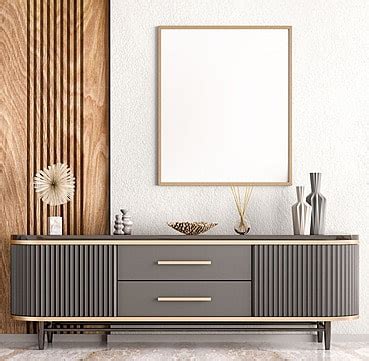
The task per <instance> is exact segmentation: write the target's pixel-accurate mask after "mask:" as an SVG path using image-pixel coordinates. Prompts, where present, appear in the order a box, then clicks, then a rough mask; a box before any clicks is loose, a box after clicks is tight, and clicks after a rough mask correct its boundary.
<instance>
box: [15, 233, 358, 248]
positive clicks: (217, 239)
mask: <svg viewBox="0 0 369 361" xmlns="http://www.w3.org/2000/svg"><path fill="white" fill-rule="evenodd" d="M358 239H359V237H358V236H356V235H316V236H293V235H266V236H261V235H251V236H236V235H200V236H185V235H131V236H113V235H83V236H73V235H69V236H46V235H44V236H41V235H39V236H37V235H15V236H13V237H12V241H11V243H12V244H13V245H63V244H69V245H109V244H114V245H125V246H128V245H194V246H196V245H288V244H290V245H303V244H305V245H306V244H307V245H309V244H310V245H312V244H315V245H334V244H338V245H345V244H358V242H359V241H358Z"/></svg>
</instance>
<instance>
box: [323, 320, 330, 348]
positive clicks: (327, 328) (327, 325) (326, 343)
mask: <svg viewBox="0 0 369 361" xmlns="http://www.w3.org/2000/svg"><path fill="white" fill-rule="evenodd" d="M324 346H325V349H326V350H330V349H331V322H324Z"/></svg>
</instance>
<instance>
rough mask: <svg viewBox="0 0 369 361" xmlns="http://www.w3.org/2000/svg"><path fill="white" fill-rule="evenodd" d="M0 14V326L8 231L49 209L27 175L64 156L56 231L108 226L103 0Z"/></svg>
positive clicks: (57, 1) (38, 2)
mask: <svg viewBox="0 0 369 361" xmlns="http://www.w3.org/2000/svg"><path fill="white" fill-rule="evenodd" d="M0 12H1V13H0V16H1V22H0V27H1V40H0V41H1V44H0V45H1V57H2V59H1V64H2V66H3V69H2V71H1V84H2V86H1V108H0V112H1V114H0V119H1V127H0V134H1V143H0V147H1V151H0V165H1V172H0V174H1V189H2V191H1V193H2V198H3V199H2V201H1V202H0V204H1V206H2V209H1V214H2V226H1V227H0V239H1V244H0V251H1V253H0V294H1V296H0V298H1V299H0V333H12V332H25V331H26V328H25V326H24V325H23V324H22V323H19V322H13V321H12V320H11V318H10V307H9V299H10V297H9V292H10V287H9V279H10V274H9V270H10V253H9V243H10V235H11V234H46V233H47V217H48V216H49V215H50V209H49V207H48V206H46V205H45V204H43V203H42V202H41V201H40V200H39V199H38V198H37V197H36V196H35V193H34V189H33V176H34V174H35V173H36V172H37V171H38V170H39V169H41V168H44V167H46V166H47V165H49V164H53V163H57V162H63V163H67V164H68V165H69V166H70V167H71V169H72V171H73V173H74V175H75V177H76V193H75V197H74V198H73V200H72V201H71V202H70V203H68V204H67V205H63V206H62V207H60V209H58V213H59V214H60V215H61V216H62V217H63V233H64V234H105V233H107V231H108V210H109V205H108V192H109V184H108V172H109V168H108V167H109V166H108V30H107V29H108V0H3V1H2V2H1V6H0Z"/></svg>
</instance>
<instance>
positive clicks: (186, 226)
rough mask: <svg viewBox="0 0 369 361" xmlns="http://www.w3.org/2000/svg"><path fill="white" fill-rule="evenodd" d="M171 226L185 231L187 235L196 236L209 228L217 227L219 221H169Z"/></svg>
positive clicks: (182, 231) (179, 230)
mask: <svg viewBox="0 0 369 361" xmlns="http://www.w3.org/2000/svg"><path fill="white" fill-rule="evenodd" d="M167 224H168V226H169V227H171V228H173V229H175V230H176V231H178V232H181V233H184V234H185V235H187V236H196V235H198V234H201V233H204V232H207V231H208V230H209V229H211V228H213V227H215V226H216V225H217V224H218V223H207V222H168V223H167Z"/></svg>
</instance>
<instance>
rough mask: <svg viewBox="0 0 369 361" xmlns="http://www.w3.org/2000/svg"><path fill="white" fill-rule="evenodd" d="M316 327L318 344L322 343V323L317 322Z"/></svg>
mask: <svg viewBox="0 0 369 361" xmlns="http://www.w3.org/2000/svg"><path fill="white" fill-rule="evenodd" d="M316 327H317V329H318V332H317V336H318V342H319V343H320V342H323V330H322V327H323V323H322V322H317V324H316Z"/></svg>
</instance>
